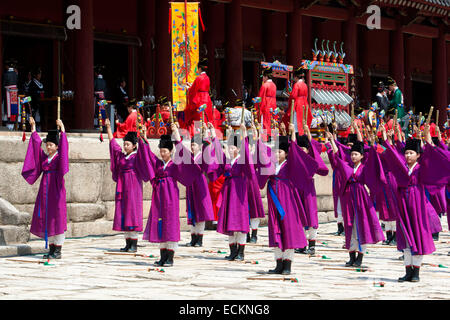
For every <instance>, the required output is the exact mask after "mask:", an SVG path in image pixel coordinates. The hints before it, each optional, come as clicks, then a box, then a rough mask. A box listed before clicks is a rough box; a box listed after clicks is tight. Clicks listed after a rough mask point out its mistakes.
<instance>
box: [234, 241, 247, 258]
mask: <svg viewBox="0 0 450 320" xmlns="http://www.w3.org/2000/svg"><path fill="white" fill-rule="evenodd" d="M244 250H245V244H240V245H239V247H238V251H237V256H236V259H235V260H238V261H244Z"/></svg>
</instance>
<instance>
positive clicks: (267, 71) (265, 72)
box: [262, 67, 272, 77]
mask: <svg viewBox="0 0 450 320" xmlns="http://www.w3.org/2000/svg"><path fill="white" fill-rule="evenodd" d="M262 76H266V77H271V76H272V67H268V68H264V70H263V72H262Z"/></svg>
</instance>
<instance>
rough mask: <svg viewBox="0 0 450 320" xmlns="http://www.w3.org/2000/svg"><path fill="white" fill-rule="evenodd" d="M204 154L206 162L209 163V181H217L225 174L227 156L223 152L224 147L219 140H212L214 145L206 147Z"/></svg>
mask: <svg viewBox="0 0 450 320" xmlns="http://www.w3.org/2000/svg"><path fill="white" fill-rule="evenodd" d="M206 151H207V152H205V153H204V158H205V159H204V160H205V161H208V163H209V164H208V166H209V167H208V179H209V180H210V181H216V180H217V179H219V177H220V176H222V175H223V174H224V173H225V163H226V156H225V153H224V152H223V150H222V146H221V145H220V142H219V140H218V139H217V138H214V139H213V140H212V143H211V144H210V145H209V146H208V147H206Z"/></svg>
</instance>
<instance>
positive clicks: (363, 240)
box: [326, 132, 386, 267]
mask: <svg viewBox="0 0 450 320" xmlns="http://www.w3.org/2000/svg"><path fill="white" fill-rule="evenodd" d="M372 138H373V137H372ZM328 141H330V142H331V145H330V143H328ZM326 147H327V149H329V148H332V149H333V153H332V154H331V158H330V160H331V162H333V163H334V166H335V167H336V179H338V180H339V186H340V190H338V192H339V193H338V194H339V196H340V199H341V205H342V214H343V218H344V228H345V248H346V249H347V250H349V256H350V260H349V261H348V262H347V263H346V264H345V266H346V267H350V266H357V267H359V266H361V264H362V260H363V257H364V253H365V252H366V245H367V244H374V243H377V242H379V241H383V240H384V235H383V231H382V229H381V226H380V223H379V221H378V217H377V214H376V212H375V208H374V207H373V202H372V200H371V199H370V196H369V194H368V193H367V190H366V188H365V186H368V187H369V189H370V190H372V191H374V190H376V189H377V188H379V187H380V186H381V185H385V184H386V178H385V177H384V172H383V170H382V167H381V161H380V158H379V156H378V154H377V152H376V151H375V148H374V147H371V148H370V150H369V152H368V155H367V159H366V160H365V162H364V163H363V158H364V157H365V152H364V144H363V143H362V142H360V141H358V142H355V143H354V144H353V146H352V148H351V160H352V165H349V164H348V163H347V161H345V160H343V159H341V158H340V157H335V156H334V155H335V154H336V153H338V151H339V150H338V147H337V146H336V144H335V142H334V139H333V136H332V135H331V133H329V132H327V133H326ZM356 252H358V256H356Z"/></svg>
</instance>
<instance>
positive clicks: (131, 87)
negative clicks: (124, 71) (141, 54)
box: [127, 46, 141, 100]
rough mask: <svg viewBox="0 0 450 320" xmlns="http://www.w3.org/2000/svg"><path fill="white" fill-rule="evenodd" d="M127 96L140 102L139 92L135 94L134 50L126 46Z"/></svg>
mask: <svg viewBox="0 0 450 320" xmlns="http://www.w3.org/2000/svg"><path fill="white" fill-rule="evenodd" d="M127 84H128V95H129V96H130V97H134V98H136V100H140V97H141V91H139V93H136V50H135V47H134V46H128V79H127Z"/></svg>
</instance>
